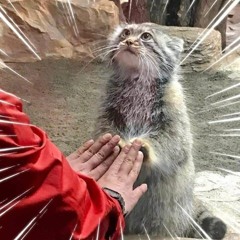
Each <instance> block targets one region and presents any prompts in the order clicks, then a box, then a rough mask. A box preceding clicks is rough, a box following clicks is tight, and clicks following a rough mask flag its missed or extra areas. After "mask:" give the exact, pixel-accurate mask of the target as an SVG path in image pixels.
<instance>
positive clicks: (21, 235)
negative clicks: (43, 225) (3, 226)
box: [14, 198, 53, 240]
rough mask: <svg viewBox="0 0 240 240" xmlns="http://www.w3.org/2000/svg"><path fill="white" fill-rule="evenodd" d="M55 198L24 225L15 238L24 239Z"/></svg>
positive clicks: (17, 239)
mask: <svg viewBox="0 0 240 240" xmlns="http://www.w3.org/2000/svg"><path fill="white" fill-rule="evenodd" d="M52 200H53V198H52V199H50V200H49V201H48V202H47V204H45V205H44V207H43V208H42V209H41V210H40V211H39V212H38V214H37V215H36V216H35V217H33V218H32V220H31V221H30V222H29V223H28V224H27V225H26V226H25V227H24V229H23V230H22V231H21V232H20V233H19V234H18V235H17V236H16V237H15V238H14V240H23V239H24V238H25V237H26V236H27V234H28V233H29V232H30V231H31V230H32V228H33V227H34V226H35V225H36V224H37V222H38V220H40V219H41V218H42V217H43V216H44V214H45V213H46V212H47V210H48V206H49V204H50V203H51V202H52Z"/></svg>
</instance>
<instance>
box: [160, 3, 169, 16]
mask: <svg viewBox="0 0 240 240" xmlns="http://www.w3.org/2000/svg"><path fill="white" fill-rule="evenodd" d="M168 3H169V0H167V2H166V3H165V6H164V8H163V11H162V14H161V19H163V16H164V13H165V11H166V9H167V6H168Z"/></svg>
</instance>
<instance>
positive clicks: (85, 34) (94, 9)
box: [0, 0, 221, 72]
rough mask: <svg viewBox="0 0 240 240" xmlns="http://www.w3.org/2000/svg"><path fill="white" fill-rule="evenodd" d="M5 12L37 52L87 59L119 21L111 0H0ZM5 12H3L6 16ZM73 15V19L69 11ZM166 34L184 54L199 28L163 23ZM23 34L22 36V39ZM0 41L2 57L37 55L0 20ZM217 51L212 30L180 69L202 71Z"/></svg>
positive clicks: (218, 42) (216, 36)
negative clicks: (180, 43) (182, 43)
mask: <svg viewBox="0 0 240 240" xmlns="http://www.w3.org/2000/svg"><path fill="white" fill-rule="evenodd" d="M0 3H1V6H2V7H3V9H4V11H6V13H7V15H8V16H9V17H11V18H12V19H13V20H14V22H15V23H16V24H17V25H18V26H19V27H20V28H21V30H22V32H23V33H24V34H25V36H27V37H28V39H29V40H30V42H31V43H30V42H29V45H30V47H31V48H32V49H33V50H34V51H35V52H36V54H37V55H38V56H40V58H42V59H44V58H73V59H77V60H80V61H81V60H85V61H86V60H90V59H94V58H95V57H96V56H97V55H99V52H98V51H95V49H96V48H97V47H99V46H100V47H101V46H104V44H105V40H106V37H107V36H108V34H109V33H110V32H111V31H112V29H113V28H114V27H115V26H116V25H117V24H119V10H118V8H117V6H116V5H115V4H114V2H113V1H109V0H98V1H97V0H95V1H93V0H89V3H88V0H85V1H83V0H82V1H78V0H72V1H71V5H70V6H71V8H70V7H69V4H68V2H67V1H65V0H56V1H45V0H24V1H22V0H15V1H14V2H12V4H14V8H15V9H13V8H12V6H11V5H9V4H8V3H6V1H5V0H0ZM7 15H6V14H4V16H5V17H6V18H7V19H8V20H9V21H10V19H9V18H8V17H7ZM72 15H73V16H74V19H73V17H72ZM162 30H163V31H164V32H166V33H168V34H170V35H173V36H177V37H180V38H183V39H184V40H185V51H184V54H183V55H184V56H186V54H187V53H188V51H189V49H190V46H191V45H192V43H193V42H194V41H195V40H196V38H197V36H199V34H200V33H201V32H202V31H203V30H202V29H199V28H188V27H164V26H163V27H162ZM25 40H26V39H25ZM0 46H1V50H3V51H4V52H5V53H6V54H7V55H4V54H1V55H0V57H1V59H3V61H5V62H30V61H36V60H38V59H37V57H36V54H35V55H34V54H33V53H32V52H31V51H30V50H29V49H28V48H27V47H26V45H24V44H23V43H22V41H21V40H20V39H19V38H18V37H17V36H16V35H15V34H14V33H13V31H12V30H11V29H10V28H9V27H8V26H7V25H6V24H5V23H4V22H2V21H1V22H0ZM220 51H221V36H220V34H219V33H218V32H216V31H213V32H212V33H211V34H210V35H209V37H207V39H206V40H205V41H204V42H203V43H202V44H200V46H199V47H198V48H197V50H196V51H194V52H193V54H191V56H190V57H189V58H188V59H187V60H186V61H185V62H184V63H183V64H182V66H183V70H184V72H192V71H202V70H204V69H206V68H207V67H208V66H209V65H210V64H212V63H213V62H215V61H216V60H217V59H218V57H219V54H220Z"/></svg>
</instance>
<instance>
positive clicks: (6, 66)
mask: <svg viewBox="0 0 240 240" xmlns="http://www.w3.org/2000/svg"><path fill="white" fill-rule="evenodd" d="M0 14H1V13H0ZM0 65H2V66H3V67H4V68H6V69H8V70H9V71H10V72H12V73H14V74H15V75H17V76H18V77H20V78H21V79H23V80H24V81H26V82H28V83H31V84H32V82H30V81H29V80H28V79H26V78H25V77H23V76H22V75H21V74H19V73H18V72H16V71H15V70H13V69H12V68H10V67H9V66H8V65H7V64H5V63H4V62H1V61H0Z"/></svg>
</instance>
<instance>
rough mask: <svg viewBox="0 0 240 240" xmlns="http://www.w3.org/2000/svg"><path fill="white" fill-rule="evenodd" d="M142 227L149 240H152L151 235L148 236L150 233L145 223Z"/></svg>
mask: <svg viewBox="0 0 240 240" xmlns="http://www.w3.org/2000/svg"><path fill="white" fill-rule="evenodd" d="M142 226H143V229H144V232H145V235H146V237H147V239H148V240H151V238H150V236H149V234H148V232H147V229H146V227H145V225H144V223H143V224H142Z"/></svg>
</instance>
